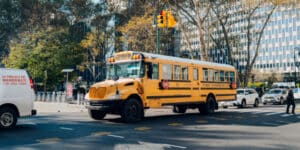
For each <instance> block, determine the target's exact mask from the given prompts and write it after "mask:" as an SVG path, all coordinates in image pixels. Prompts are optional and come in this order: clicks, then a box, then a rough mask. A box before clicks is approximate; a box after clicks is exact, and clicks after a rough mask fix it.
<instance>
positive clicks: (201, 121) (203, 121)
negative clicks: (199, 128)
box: [196, 120, 208, 123]
mask: <svg viewBox="0 0 300 150" xmlns="http://www.w3.org/2000/svg"><path fill="white" fill-rule="evenodd" d="M196 122H197V123H208V121H206V120H198V121H196Z"/></svg>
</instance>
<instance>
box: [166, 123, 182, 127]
mask: <svg viewBox="0 0 300 150" xmlns="http://www.w3.org/2000/svg"><path fill="white" fill-rule="evenodd" d="M168 125H169V126H182V123H177V122H174V123H170V124H168Z"/></svg>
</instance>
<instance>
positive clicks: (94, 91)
mask: <svg viewBox="0 0 300 150" xmlns="http://www.w3.org/2000/svg"><path fill="white" fill-rule="evenodd" d="M105 92H106V88H105V87H100V88H95V87H91V88H90V92H89V96H90V98H103V97H104V95H105Z"/></svg>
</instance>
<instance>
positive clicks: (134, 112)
mask: <svg viewBox="0 0 300 150" xmlns="http://www.w3.org/2000/svg"><path fill="white" fill-rule="evenodd" d="M143 112H144V110H143V108H142V104H141V103H140V102H139V101H138V100H137V99H136V98H129V99H128V100H126V101H125V103H124V105H123V108H122V112H121V117H122V120H123V121H124V122H128V123H131V122H138V121H140V120H141V119H142V118H143V117H144V113H143Z"/></svg>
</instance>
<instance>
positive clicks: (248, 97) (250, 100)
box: [219, 88, 259, 108]
mask: <svg viewBox="0 0 300 150" xmlns="http://www.w3.org/2000/svg"><path fill="white" fill-rule="evenodd" d="M236 94H237V99H236V100H235V101H229V102H220V103H219V104H220V106H222V107H223V108H227V107H228V106H237V107H239V108H244V107H247V105H252V106H254V107H258V105H259V95H258V93H257V92H256V91H255V90H254V89H249V88H242V89H237V91H236Z"/></svg>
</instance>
